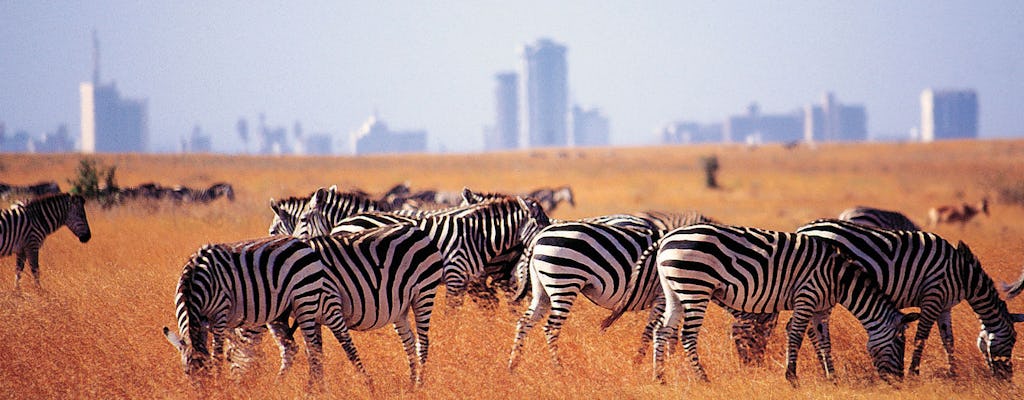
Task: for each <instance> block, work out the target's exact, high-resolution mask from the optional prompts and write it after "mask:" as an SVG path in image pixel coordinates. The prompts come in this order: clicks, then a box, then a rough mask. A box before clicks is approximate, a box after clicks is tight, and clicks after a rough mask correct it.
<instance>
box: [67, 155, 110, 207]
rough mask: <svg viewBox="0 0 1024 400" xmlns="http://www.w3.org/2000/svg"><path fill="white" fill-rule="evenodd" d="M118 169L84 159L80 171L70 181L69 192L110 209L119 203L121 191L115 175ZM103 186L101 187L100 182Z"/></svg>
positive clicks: (80, 162)
mask: <svg viewBox="0 0 1024 400" xmlns="http://www.w3.org/2000/svg"><path fill="white" fill-rule="evenodd" d="M116 173H117V167H114V166H110V167H105V166H101V165H99V163H98V162H97V161H96V160H93V159H88V158H83V159H81V160H80V161H79V162H78V171H77V174H76V175H75V177H74V178H73V179H68V183H69V184H70V185H71V189H70V190H69V192H70V193H72V194H77V195H80V196H82V197H84V198H85V199H86V200H96V201H98V202H99V203H100V204H102V205H103V207H104V208H106V207H110V206H112V205H114V204H115V203H116V202H117V198H118V193H120V190H119V189H118V187H117V180H116V179H115V177H114V176H115V174H116ZM101 179H102V181H103V186H100V180H101Z"/></svg>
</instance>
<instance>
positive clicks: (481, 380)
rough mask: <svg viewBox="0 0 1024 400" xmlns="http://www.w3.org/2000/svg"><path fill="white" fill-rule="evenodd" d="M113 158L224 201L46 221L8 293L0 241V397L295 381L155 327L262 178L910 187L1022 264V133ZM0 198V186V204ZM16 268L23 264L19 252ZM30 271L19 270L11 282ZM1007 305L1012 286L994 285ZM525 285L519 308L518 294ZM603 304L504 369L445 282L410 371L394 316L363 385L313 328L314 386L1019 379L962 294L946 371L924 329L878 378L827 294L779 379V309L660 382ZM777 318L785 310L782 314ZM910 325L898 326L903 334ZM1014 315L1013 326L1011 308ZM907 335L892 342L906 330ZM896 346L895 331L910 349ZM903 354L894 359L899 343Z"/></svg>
mask: <svg viewBox="0 0 1024 400" xmlns="http://www.w3.org/2000/svg"><path fill="white" fill-rule="evenodd" d="M710 155H715V156H716V157H717V158H718V162H719V164H720V166H721V168H720V170H719V172H718V180H719V184H720V188H718V189H709V188H706V187H705V185H704V176H703V174H704V171H703V169H702V166H701V163H700V160H701V158H702V157H706V156H710ZM80 159H81V156H79V155H9V154H5V155H2V156H0V181H3V182H7V183H16V184H31V183H35V182H37V181H44V180H53V181H57V182H59V183H60V184H61V187H62V188H67V187H68V183H67V182H68V179H70V178H71V177H72V176H73V175H74V174H75V171H76V168H77V166H78V164H79V160H80ZM93 159H95V160H97V161H98V162H99V163H100V164H101V165H108V166H116V167H117V174H116V177H117V183H118V184H119V185H120V186H122V187H125V186H135V185H138V184H141V183H145V182H158V183H161V184H164V185H173V184H184V185H188V186H192V187H206V186H208V185H210V184H212V183H215V182H219V181H224V182H229V183H231V184H232V185H234V188H235V193H236V196H237V199H236V201H234V202H228V201H226V200H225V199H220V200H217V201H215V202H213V203H211V204H208V205H199V204H183V205H175V204H173V203H171V202H153V201H139V202H132V203H126V204H124V205H122V206H119V207H114V208H111V209H103V208H101V207H100V206H99V205H97V204H89V205H88V206H87V211H88V217H89V222H90V224H91V227H92V240H91V241H90V242H88V243H87V244H81V243H79V242H78V240H77V239H76V238H75V237H74V235H72V234H71V233H70V232H69V231H68V230H67V229H62V230H60V231H58V232H57V233H55V234H53V235H51V236H50V237H49V238H48V240H47V241H46V243H45V245H44V247H43V250H42V251H41V255H40V264H41V272H42V288H41V289H36V288H35V287H33V285H32V284H31V278H29V279H28V280H27V281H23V282H22V283H23V285H22V286H23V287H22V290H21V291H20V293H17V292H15V291H14V276H13V275H14V274H13V269H14V263H15V260H14V257H6V258H3V259H0V265H2V266H3V271H6V273H4V274H3V275H2V276H4V277H5V278H4V279H2V280H0V398H16V399H36V398H38V399H42V398H96V399H99V398H191V397H200V396H202V397H210V398H298V397H306V396H309V394H307V393H306V391H305V388H306V378H307V372H308V370H307V366H306V363H305V356H304V354H303V352H300V353H299V355H298V358H297V361H296V364H295V365H294V366H293V368H292V370H291V371H290V373H289V374H288V375H287V376H285V377H283V378H280V379H278V378H276V376H275V375H276V367H277V363H278V361H279V359H278V356H277V350H276V348H275V347H274V346H273V344H272V341H271V340H266V341H264V343H263V344H262V346H263V352H264V354H265V357H264V358H263V359H262V360H261V363H259V364H258V365H257V366H256V367H255V368H254V369H253V370H252V371H250V372H249V373H248V374H246V375H245V376H243V377H241V378H239V379H237V380H235V379H231V378H230V377H229V376H227V375H228V374H226V373H225V374H223V375H222V376H221V379H218V380H217V382H216V383H213V384H211V385H210V386H208V387H207V388H206V389H205V390H204V391H202V392H199V391H196V390H194V389H193V388H192V387H191V386H190V385H189V383H188V380H187V379H186V378H185V376H184V374H183V372H182V367H181V361H180V357H179V354H178V352H177V350H175V349H174V348H173V347H172V346H171V345H170V344H168V342H167V341H166V340H165V339H164V337H163V335H162V333H161V328H162V327H163V326H171V327H174V323H175V318H174V305H173V299H174V290H175V284H176V283H177V279H178V276H179V274H180V272H181V268H182V266H183V264H184V263H185V262H186V260H187V259H188V257H189V256H190V255H191V254H192V253H193V252H195V251H196V250H197V249H198V248H199V247H200V246H201V245H203V244H205V243H215V242H228V241H236V240H240V239H247V238H255V237H259V236H263V235H266V233H267V227H268V225H269V223H270V220H271V217H272V213H271V211H270V208H269V207H268V201H269V200H270V199H271V198H283V197H288V196H293V195H306V194H308V193H310V192H311V191H312V190H315V189H316V188H317V187H320V186H329V185H332V184H336V185H338V187H339V188H342V189H348V188H361V189H363V190H365V191H368V192H371V193H380V192H383V191H385V190H387V189H388V188H390V187H391V186H392V185H394V184H396V183H399V182H403V181H408V182H409V183H410V184H411V185H412V187H413V189H414V190H415V189H426V188H436V189H441V190H461V189H462V188H463V187H464V186H465V187H469V188H471V189H474V190H478V191H501V192H505V191H507V192H520V191H527V190H530V189H533V188H536V187H542V186H558V185H565V184H568V185H571V186H572V188H573V190H574V192H575V199H576V206H575V207H571V206H569V205H567V204H562V205H561V206H560V207H559V208H558V209H557V210H556V211H554V212H553V213H552V215H551V216H552V217H554V218H559V219H573V218H581V217H587V216H595V215H602V214H611V213H623V212H633V211H642V210H648V209H653V210H665V211H682V210H691V209H692V210H698V211H700V212H703V213H704V214H706V215H708V216H711V217H714V218H716V219H718V220H720V221H722V222H725V223H729V224H735V225H746V226H755V227H761V228H768V229H775V230H786V231H792V230H794V229H796V228H797V227H798V226H800V225H802V224H804V223H806V222H809V221H811V220H814V219H817V218H823V217H835V216H836V215H837V214H838V213H839V212H840V211H841V210H843V209H845V208H848V207H852V206H855V205H865V206H873V207H878V208H884V209H891V210H897V211H901V212H903V213H905V214H907V215H908V216H909V217H910V218H911V219H912V220H914V221H915V222H917V223H918V224H919V225H925V224H926V223H927V220H926V213H927V210H928V208H929V207H931V206H936V205H943V204H960V203H962V202H969V203H976V202H977V201H978V200H980V199H981V198H983V197H988V198H989V199H990V200H991V215H990V216H988V217H986V216H980V217H978V218H976V219H974V220H972V221H971V222H969V223H967V224H966V225H965V226H963V227H961V226H959V225H940V226H938V227H936V228H934V229H932V230H933V231H935V232H936V233H938V234H940V235H942V236H943V237H944V238H946V239H947V240H949V241H951V242H953V243H956V241H957V240H963V241H964V242H966V243H968V244H969V245H970V246H971V248H972V250H973V251H974V253H975V254H976V255H977V257H978V258H979V260H980V261H981V263H982V265H983V267H984V268H985V270H986V271H987V272H988V273H989V275H991V276H992V278H993V279H994V280H995V281H996V282H1011V281H1013V280H1015V279H1017V277H1018V276H1020V273H1021V268H1022V266H1024V141H1020V140H1015V141H1013V140H1011V141H955V142H943V143H932V144H857V145H853V144H850V145H819V146H817V147H816V148H810V147H806V146H800V147H796V148H792V149H786V148H783V147H781V146H762V147H758V148H748V147H742V146H713V147H712V146H690V147H657V148H597V149H585V150H575V149H574V150H541V151H524V152H510V153H493V154H484V155H431V156H427V155H408V156H381V157H254V156H219V155H98V156H95V157H93ZM0 205H2V206H3V207H6V204H0ZM26 273H27V271H26ZM26 283H27V284H26ZM1008 304H1009V308H1010V310H1011V312H1024V299H1020V298H1017V299H1013V300H1011V301H1009V303H1008ZM524 308H525V303H524V304H523V305H520V306H519V307H518V310H519V311H520V312H521V311H522V310H523V309H524ZM608 313H609V312H608V310H605V309H602V308H599V307H596V306H594V305H592V304H590V303H589V302H588V301H586V300H582V299H581V300H579V301H578V302H577V303H576V307H575V308H574V310H573V313H572V314H571V317H570V318H569V320H568V321H567V322H566V324H565V326H564V328H563V329H562V336H561V340H560V343H561V344H560V351H561V356H562V360H563V368H561V369H560V370H559V369H556V368H555V367H553V366H552V365H551V363H550V361H549V357H548V353H547V350H546V349H545V347H544V339H543V334H542V330H541V329H540V328H537V329H534V330H533V331H532V332H531V333H530V336H529V337H528V339H527V344H526V347H525V349H524V356H523V359H522V361H521V364H520V366H519V368H518V369H517V371H516V372H515V373H514V374H510V373H509V371H508V368H507V362H508V356H509V350H510V349H511V344H512V339H513V333H514V329H515V322H516V320H517V319H518V314H513V313H512V312H511V311H510V310H509V308H508V306H507V305H506V304H504V301H503V303H502V304H500V305H499V306H498V307H497V308H495V309H487V308H484V307H481V306H479V305H477V304H474V303H472V302H468V303H467V304H466V305H465V306H464V307H462V308H460V309H458V310H453V309H450V308H448V307H447V306H446V304H445V300H444V295H443V289H442V294H441V296H440V298H439V303H438V305H437V307H436V308H435V311H434V315H433V319H432V321H431V322H432V323H431V329H430V336H431V337H430V339H431V343H430V344H431V352H430V360H429V362H428V363H427V367H426V371H425V374H426V375H425V384H424V385H423V386H422V387H421V388H417V389H415V390H414V389H412V388H410V387H409V385H408V367H407V363H406V361H405V356H404V353H403V352H402V349H401V345H400V342H399V341H398V339H397V335H396V334H395V332H394V331H393V330H391V329H381V330H377V331H371V332H353V338H354V341H355V344H356V346H357V348H358V350H359V352H360V356H361V357H362V359H363V362H364V363H365V364H366V366H367V369H368V371H369V373H370V374H371V376H373V378H374V381H375V391H374V392H372V393H371V392H370V391H369V390H368V388H367V387H366V386H365V385H363V383H362V380H361V379H360V377H359V376H358V375H357V373H356V372H355V369H354V368H353V367H352V366H351V364H350V363H349V362H348V360H347V358H346V357H345V354H344V352H343V351H342V349H341V346H340V345H338V343H337V342H336V341H334V340H333V338H332V337H331V336H330V335H327V336H325V339H324V343H325V345H324V347H325V360H326V364H325V372H326V390H325V392H323V393H320V394H317V395H315V396H314V397H325V398H398V397H401V398H426V399H430V398H445V399H449V398H486V399H494V398H500V399H505V398H527V397H529V398H540V399H562V398H695V399H715V398H722V399H746V398H757V399H760V398H765V399H773V398H774V399H791V398H813V399H822V398H825V399H828V398H835V399H858V398H860V399H869V398H870V399H874V398H897V399H915V400H917V399H949V398H965V399H969V398H976V399H981V398H986V399H988V398H996V399H1003V398H1021V397H1022V396H1024V395H1022V389H1021V386H1022V385H1024V371H1020V370H1019V369H1020V366H1022V365H1024V344H1022V342H1024V340H1022V341H1020V342H1018V343H1017V346H1016V349H1015V350H1016V351H1015V352H1014V356H1013V361H1014V363H1015V364H1016V365H1017V366H1018V371H1017V373H1016V375H1015V376H1014V377H1013V379H1012V380H1011V381H1010V382H1008V383H1004V382H999V381H996V380H994V379H991V378H990V377H989V376H990V374H989V372H988V369H987V368H986V366H985V363H984V360H983V359H982V356H981V354H980V353H979V351H978V350H977V348H976V346H975V344H974V341H975V337H976V336H977V333H978V328H979V321H978V319H977V317H976V316H975V315H974V313H973V312H972V311H971V310H970V308H969V307H968V306H967V305H966V304H961V305H958V306H957V307H956V308H954V309H953V325H954V332H955V335H956V350H957V355H958V361H959V363H960V370H959V372H960V373H959V375H958V376H956V377H947V376H946V375H945V371H946V357H945V354H944V353H943V351H942V346H941V342H940V340H939V337H938V336H939V335H938V333H937V331H935V330H933V331H932V334H931V336H930V338H929V341H928V344H927V348H926V350H925V355H924V361H923V364H922V368H921V371H922V372H921V375H920V376H917V377H907V378H906V379H905V380H904V381H903V382H902V383H900V384H898V385H895V386H893V385H889V384H887V383H885V382H883V381H881V380H880V379H878V377H877V374H876V372H875V371H874V369H873V367H872V366H871V362H870V359H869V357H868V355H867V351H866V348H865V343H866V334H865V332H864V329H863V328H862V327H861V325H860V324H859V323H858V322H857V321H856V320H855V319H854V318H853V317H852V316H851V315H850V314H849V313H848V312H847V311H846V310H844V309H842V308H841V307H837V308H836V310H835V312H834V313H833V325H832V341H833V349H834V358H835V361H836V371H837V372H836V375H837V379H836V380H835V381H834V382H832V381H829V380H827V379H826V378H825V377H824V376H823V375H822V373H821V371H820V368H819V366H818V363H817V362H816V361H815V359H814V355H813V352H812V350H813V348H812V346H810V345H805V346H804V347H803V349H802V350H801V354H800V363H799V366H800V368H799V374H800V378H801V386H800V387H799V388H792V387H791V386H790V385H789V383H788V382H786V380H785V378H784V363H785V353H784V352H785V342H784V336H785V335H784V330H783V325H784V324H782V323H780V325H779V326H778V327H777V328H776V330H775V332H774V334H773V336H772V337H771V339H770V341H769V344H768V356H767V362H766V363H765V365H764V366H761V367H747V366H742V365H741V364H740V363H739V361H738V358H737V355H736V351H735V349H734V347H733V345H732V342H731V341H730V339H729V337H728V326H729V324H730V323H731V322H732V318H731V317H730V316H728V314H727V313H725V312H724V311H722V310H721V309H718V308H716V307H714V306H712V307H711V308H710V309H709V314H708V316H707V318H706V320H705V324H704V327H703V329H702V331H701V333H700V347H699V349H700V355H701V359H702V361H703V362H704V365H705V368H706V369H707V371H708V375H709V377H710V379H711V383H702V382H699V381H697V380H695V379H694V375H693V373H692V372H691V369H690V367H689V364H688V362H686V360H684V358H683V357H682V356H681V355H679V354H677V355H675V356H673V357H671V358H669V360H668V364H667V373H666V379H667V381H668V383H667V384H666V385H660V384H657V383H655V382H654V381H653V380H652V377H651V370H652V366H651V362H650V360H649V359H645V361H644V362H642V363H639V364H635V363H634V362H633V356H634V354H635V353H634V352H635V351H636V350H635V349H636V348H637V346H638V343H639V338H640V333H641V330H642V328H643V324H644V319H645V317H646V313H633V314H627V315H625V316H624V317H623V318H622V319H621V320H620V321H619V322H618V323H616V324H615V325H614V326H612V327H611V328H610V329H608V330H607V331H606V332H603V333H602V332H600V331H599V329H598V326H599V323H600V321H601V320H602V319H603V318H604V317H605V316H607V315H608ZM787 318H788V314H787V313H784V314H783V316H782V321H785V320H786V319H787ZM915 328H916V324H914V325H912V326H911V327H910V328H909V329H908V331H907V332H908V337H909V336H911V335H912V332H913V331H914V329H915ZM1017 329H1018V330H1019V329H1024V326H1020V325H1018V326H1017ZM909 342H910V341H909V340H908V349H909V348H910V343H909ZM907 353H908V354H907V356H906V357H907V359H908V360H909V358H910V354H909V353H910V351H908V352H907ZM908 363H909V361H908Z"/></svg>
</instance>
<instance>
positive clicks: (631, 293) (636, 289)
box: [601, 235, 661, 332]
mask: <svg viewBox="0 0 1024 400" xmlns="http://www.w3.org/2000/svg"><path fill="white" fill-rule="evenodd" d="M658 236H660V235H658ZM656 239H660V237H658V238H656ZM660 248H661V241H660V240H655V241H654V243H652V244H651V246H650V247H648V248H647V250H644V253H643V254H641V255H640V259H639V260H637V262H636V264H634V265H633V273H632V274H631V275H630V277H629V283H627V284H626V293H625V294H624V295H623V296H622V300H620V301H619V304H617V305H616V306H615V310H613V311H612V313H611V315H609V316H608V318H605V319H604V321H601V331H602V332H604V331H605V330H606V329H608V327H610V326H612V324H614V323H615V321H617V320H618V319H619V317H621V316H622V313H624V312H626V310H628V309H630V308H631V307H632V306H634V304H633V303H637V302H639V301H640V300H638V299H636V297H637V296H639V295H640V294H641V293H640V292H641V290H642V288H641V287H640V286H641V280H642V279H641V277H640V275H641V272H642V271H643V267H644V265H645V264H647V262H648V259H649V258H651V257H657V256H658V249H660Z"/></svg>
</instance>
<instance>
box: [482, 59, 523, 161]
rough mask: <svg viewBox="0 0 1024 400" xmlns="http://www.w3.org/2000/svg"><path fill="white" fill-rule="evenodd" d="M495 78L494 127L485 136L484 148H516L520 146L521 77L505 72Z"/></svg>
mask: <svg viewBox="0 0 1024 400" xmlns="http://www.w3.org/2000/svg"><path fill="white" fill-rule="evenodd" d="M494 80H495V87H494V100H495V121H494V128H493V129H491V130H490V131H488V132H487V137H485V138H484V149H486V150H511V149H515V148H518V147H519V95H518V91H519V77H518V76H517V75H516V73H515V72H503V73H499V74H497V75H495V76H494Z"/></svg>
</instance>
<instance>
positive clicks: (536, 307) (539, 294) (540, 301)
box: [508, 282, 551, 372]
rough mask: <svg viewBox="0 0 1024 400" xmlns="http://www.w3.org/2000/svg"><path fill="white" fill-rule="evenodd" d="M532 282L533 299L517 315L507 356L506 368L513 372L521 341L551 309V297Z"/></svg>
mask: <svg viewBox="0 0 1024 400" xmlns="http://www.w3.org/2000/svg"><path fill="white" fill-rule="evenodd" d="M534 283H535V284H534V285H533V300H531V301H530V307H529V308H527V309H526V312H524V313H523V316H522V317H519V322H518V323H517V324H516V338H515V342H514V343H513V344H512V354H511V355H509V357H508V370H509V371H510V372H515V369H516V366H517V365H518V364H519V356H520V353H521V352H522V351H523V341H525V340H526V334H528V333H529V332H530V329H531V328H533V325H534V324H536V323H537V321H539V320H540V319H541V318H542V317H544V315H545V314H547V313H548V311H549V310H550V309H551V299H550V298H549V297H548V294H547V292H545V291H544V287H543V286H542V285H540V284H539V283H537V282H534Z"/></svg>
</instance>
